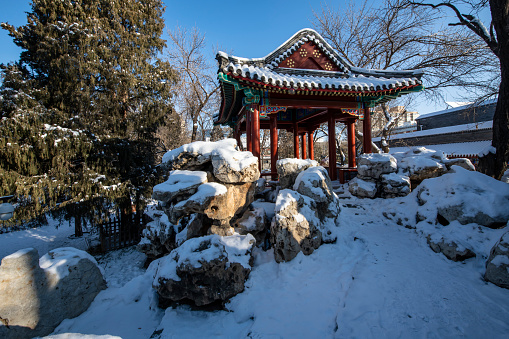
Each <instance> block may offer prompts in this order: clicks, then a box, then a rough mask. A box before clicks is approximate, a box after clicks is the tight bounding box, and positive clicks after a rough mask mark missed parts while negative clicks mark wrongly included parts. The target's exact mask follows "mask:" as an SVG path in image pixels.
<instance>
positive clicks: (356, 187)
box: [348, 177, 378, 198]
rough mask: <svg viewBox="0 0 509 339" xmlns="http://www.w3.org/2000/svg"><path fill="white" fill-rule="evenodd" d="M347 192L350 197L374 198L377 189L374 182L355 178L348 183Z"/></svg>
mask: <svg viewBox="0 0 509 339" xmlns="http://www.w3.org/2000/svg"><path fill="white" fill-rule="evenodd" d="M348 190H349V191H350V193H351V194H352V195H354V196H356V197H359V198H375V197H376V194H377V192H378V187H377V183H376V182H375V181H374V180H372V181H367V180H363V179H360V178H357V177H356V178H353V179H352V180H350V182H349V183H348Z"/></svg>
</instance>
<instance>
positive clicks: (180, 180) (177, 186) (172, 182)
mask: <svg viewBox="0 0 509 339" xmlns="http://www.w3.org/2000/svg"><path fill="white" fill-rule="evenodd" d="M206 182H207V173H206V172H203V171H187V170H174V171H171V172H170V176H169V177H168V180H166V181H165V182H163V183H161V184H158V185H155V186H154V189H153V191H152V198H153V199H155V200H159V201H162V202H164V203H171V202H173V201H174V200H176V199H177V198H178V197H181V196H183V197H189V196H191V195H193V194H195V193H196V191H197V190H198V187H199V186H200V185H201V184H204V183H206Z"/></svg>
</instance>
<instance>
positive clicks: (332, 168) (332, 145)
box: [328, 109, 337, 181]
mask: <svg viewBox="0 0 509 339" xmlns="http://www.w3.org/2000/svg"><path fill="white" fill-rule="evenodd" d="M328 127H329V176H330V179H331V180H332V181H334V180H336V179H337V176H336V119H335V117H334V110H332V109H330V110H329V121H328Z"/></svg>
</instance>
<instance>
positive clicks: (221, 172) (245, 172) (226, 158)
mask: <svg viewBox="0 0 509 339" xmlns="http://www.w3.org/2000/svg"><path fill="white" fill-rule="evenodd" d="M212 167H213V168H214V176H215V177H216V178H217V179H218V180H219V181H220V182H222V183H227V184H236V183H250V182H255V181H257V180H258V179H259V178H260V171H259V170H258V158H256V157H254V156H253V154H252V153H251V152H241V151H232V150H223V149H216V150H215V151H214V152H213V153H212Z"/></svg>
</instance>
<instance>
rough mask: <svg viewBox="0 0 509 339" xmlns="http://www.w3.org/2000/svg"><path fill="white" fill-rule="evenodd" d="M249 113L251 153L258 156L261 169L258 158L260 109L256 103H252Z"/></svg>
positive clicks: (259, 166)
mask: <svg viewBox="0 0 509 339" xmlns="http://www.w3.org/2000/svg"><path fill="white" fill-rule="evenodd" d="M251 115H252V117H253V120H252V122H251V128H252V129H253V134H252V136H251V142H252V143H253V151H252V152H253V155H254V156H255V157H257V158H258V168H259V169H260V170H261V168H262V167H261V166H262V162H261V159H260V111H259V110H258V104H253V106H252V110H251Z"/></svg>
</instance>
